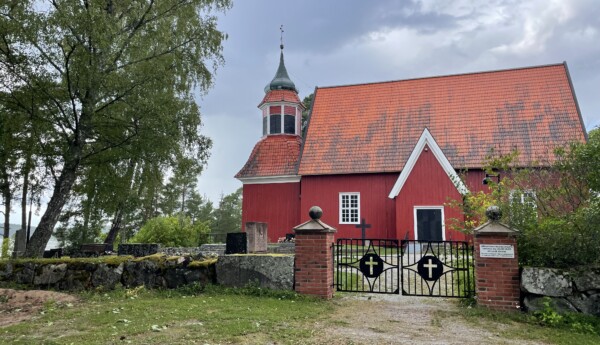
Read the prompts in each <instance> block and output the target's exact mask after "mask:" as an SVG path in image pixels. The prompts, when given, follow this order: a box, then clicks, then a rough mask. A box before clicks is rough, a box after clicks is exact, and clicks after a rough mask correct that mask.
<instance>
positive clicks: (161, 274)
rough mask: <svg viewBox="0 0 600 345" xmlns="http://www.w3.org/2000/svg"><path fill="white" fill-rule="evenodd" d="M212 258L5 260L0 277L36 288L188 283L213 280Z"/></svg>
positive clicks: (0, 279) (168, 286) (214, 278)
mask: <svg viewBox="0 0 600 345" xmlns="http://www.w3.org/2000/svg"><path fill="white" fill-rule="evenodd" d="M215 263H216V260H215V259H212V260H211V259H209V260H204V261H192V259H191V258H190V257H177V258H167V257H166V256H164V255H163V256H160V255H158V256H152V257H147V258H140V259H132V258H123V257H120V258H119V257H105V258H103V259H64V260H62V259H46V260H19V261H7V262H3V263H1V264H0V281H8V282H14V283H17V284H23V285H28V286H31V287H34V288H38V289H48V288H52V289H58V290H85V289H96V288H105V289H114V288H115V287H117V286H124V287H126V288H130V287H135V286H140V285H145V286H146V287H147V288H176V287H179V286H182V285H186V284H191V283H200V284H202V285H206V284H210V283H216V271H215Z"/></svg>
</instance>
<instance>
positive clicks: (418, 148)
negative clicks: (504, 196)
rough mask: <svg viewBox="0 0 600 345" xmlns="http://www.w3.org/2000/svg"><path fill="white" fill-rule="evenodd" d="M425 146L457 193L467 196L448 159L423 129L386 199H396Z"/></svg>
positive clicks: (426, 130)
mask: <svg viewBox="0 0 600 345" xmlns="http://www.w3.org/2000/svg"><path fill="white" fill-rule="evenodd" d="M425 145H427V146H429V148H430V149H431V152H433V155H434V156H435V158H436V159H437V161H438V162H439V163H440V165H441V166H442V169H444V171H445V172H446V175H448V178H450V181H452V183H453V184H454V186H455V187H456V189H457V190H458V192H459V193H460V194H462V195H465V194H467V193H468V192H469V190H468V189H467V187H466V186H465V184H464V183H463V182H462V180H461V179H460V177H458V174H457V173H456V171H454V168H453V167H452V165H451V164H450V162H449V161H448V158H446V155H444V152H442V149H440V147H439V146H438V144H437V143H436V142H435V139H433V136H432V135H431V133H429V130H428V129H427V128H425V130H423V134H421V137H420V138H419V141H417V145H415V148H414V149H413V151H412V152H411V154H410V157H408V160H407V161H406V164H404V169H402V172H401V173H400V176H398V180H396V183H395V184H394V187H393V188H392V191H391V192H390V195H388V197H389V198H390V199H393V198H395V197H397V196H398V194H400V191H401V190H402V187H403V186H404V184H405V183H406V180H407V179H408V176H410V173H411V172H412V170H413V168H414V167H415V164H416V163H417V160H418V159H419V156H420V155H421V152H423V149H424V148H425Z"/></svg>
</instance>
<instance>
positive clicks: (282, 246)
mask: <svg viewBox="0 0 600 345" xmlns="http://www.w3.org/2000/svg"><path fill="white" fill-rule="evenodd" d="M295 248H296V246H295V244H294V243H293V242H287V243H269V244H268V246H267V252H269V253H274V254H294V252H295ZM199 252H201V253H216V254H218V255H223V254H225V244H221V243H212V244H203V245H201V246H200V248H199Z"/></svg>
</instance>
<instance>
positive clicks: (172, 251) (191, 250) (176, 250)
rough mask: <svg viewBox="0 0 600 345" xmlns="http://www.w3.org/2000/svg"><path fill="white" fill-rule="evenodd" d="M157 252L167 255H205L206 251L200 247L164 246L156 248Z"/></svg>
mask: <svg viewBox="0 0 600 345" xmlns="http://www.w3.org/2000/svg"><path fill="white" fill-rule="evenodd" d="M158 252H159V253H161V254H165V255H167V256H194V257H195V256H206V255H205V254H206V253H207V251H203V250H202V249H201V248H200V247H165V248H160V249H159V250H158Z"/></svg>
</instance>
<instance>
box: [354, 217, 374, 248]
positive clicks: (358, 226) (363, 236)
mask: <svg viewBox="0 0 600 345" xmlns="http://www.w3.org/2000/svg"><path fill="white" fill-rule="evenodd" d="M370 227H371V224H367V223H366V222H365V219H364V218H363V219H361V221H360V224H358V225H356V228H358V229H361V230H362V242H363V246H364V245H365V230H367V229H369V228H370Z"/></svg>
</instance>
